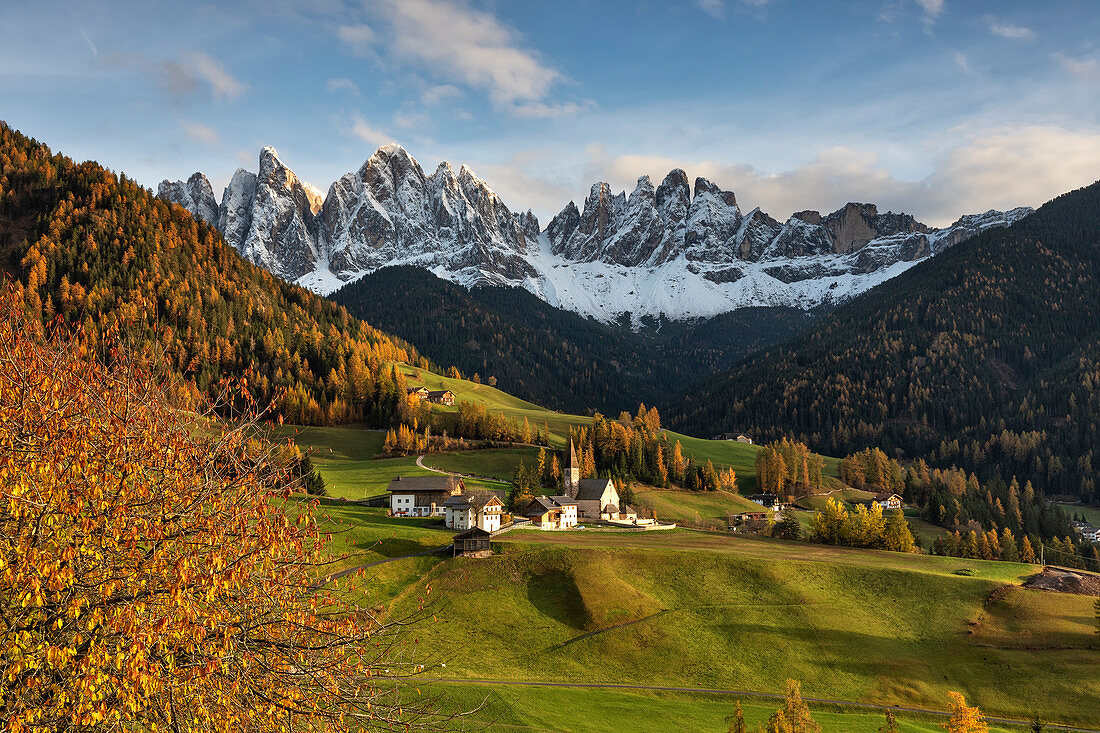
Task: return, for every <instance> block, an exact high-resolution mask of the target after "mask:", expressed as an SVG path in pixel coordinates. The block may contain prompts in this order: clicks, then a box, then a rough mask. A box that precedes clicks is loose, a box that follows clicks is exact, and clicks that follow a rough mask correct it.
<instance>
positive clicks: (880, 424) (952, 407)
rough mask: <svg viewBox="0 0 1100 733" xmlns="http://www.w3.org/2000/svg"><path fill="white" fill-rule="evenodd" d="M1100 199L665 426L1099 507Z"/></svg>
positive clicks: (684, 401)
mask: <svg viewBox="0 0 1100 733" xmlns="http://www.w3.org/2000/svg"><path fill="white" fill-rule="evenodd" d="M1098 275H1100V184H1094V185H1092V186H1089V187H1087V188H1084V189H1080V190H1077V191H1074V192H1071V193H1068V194H1065V195H1063V196H1061V197H1059V198H1057V199H1055V200H1054V201H1051V202H1050V203H1048V204H1046V205H1045V206H1043V207H1042V208H1041V209H1039V210H1038V211H1037V212H1036V213H1035V214H1033V215H1031V216H1029V217H1027V218H1026V219H1023V220H1022V221H1020V222H1018V223H1017V224H1015V225H1014V226H1012V227H1010V228H1008V229H998V230H990V231H987V232H985V233H983V234H981V235H979V236H977V237H974V238H973V239H971V240H968V241H967V242H964V243H962V244H959V245H957V246H955V247H953V248H951V249H949V250H947V251H946V252H944V253H942V254H940V255H937V256H936V257H934V258H932V259H930V260H928V261H926V262H923V263H921V264H919V265H917V266H915V267H914V268H912V269H911V270H909V271H907V272H906V273H905V274H903V275H901V276H899V277H897V278H895V279H894V280H891V281H890V282H889V284H888V285H886V286H884V287H880V288H877V289H875V290H873V291H871V292H869V293H867V294H866V295H864V296H862V297H860V298H858V299H856V300H855V301H853V302H851V303H849V304H848V305H846V306H844V307H842V308H840V309H838V310H837V311H836V312H834V313H833V314H831V315H829V316H827V317H825V318H824V319H823V320H822V321H821V322H820V323H819V324H818V325H817V326H815V327H814V328H813V329H812V330H811V331H809V332H807V333H805V334H803V335H801V336H798V337H796V338H795V339H793V340H791V341H790V342H788V343H786V344H783V345H781V346H777V347H774V348H771V349H768V350H766V351H764V352H761V353H758V354H755V355H753V356H751V357H750V358H748V359H746V360H745V361H744V362H742V363H741V364H739V365H738V366H737V367H735V368H734V369H732V370H730V371H727V372H725V373H722V374H719V375H715V376H712V377H709V378H707V379H704V380H703V381H702V382H701V383H700V384H698V385H696V386H695V387H693V388H692V389H690V390H687V391H685V392H684V393H683V394H682V395H680V396H679V397H678V398H677V399H676V400H675V401H674V402H673V404H672V405H670V406H667V407H666V408H665V409H663V410H662V412H663V413H664V414H665V416H666V421H667V422H668V423H669V424H670V425H672V426H673V427H674V428H676V429H680V430H685V431H688V432H693V433H696V434H699V435H710V434H713V433H715V432H718V431H721V430H732V429H738V430H751V431H752V433H753V435H754V436H755V437H758V438H763V439H769V438H778V437H780V436H782V435H792V436H795V437H797V438H798V439H799V440H803V441H805V442H807V443H808V444H809V445H812V446H813V447H814V448H815V450H819V451H821V452H823V453H827V454H833V455H844V454H847V453H851V452H854V451H856V450H859V449H861V448H865V447H867V446H872V445H877V446H880V447H882V448H883V449H884V450H886V451H887V452H888V453H889V454H890V455H891V456H892V457H894V458H901V459H907V458H908V459H915V458H921V457H923V458H926V459H927V460H928V461H929V462H930V464H931V465H932V466H935V467H940V468H950V467H952V466H957V467H959V468H961V469H964V470H966V471H967V472H969V473H974V474H975V475H976V476H977V478H978V480H979V481H981V482H982V483H983V484H984V483H986V482H989V481H993V480H994V479H996V478H1001V479H1002V480H1003V481H1005V482H1008V481H1010V480H1011V478H1012V477H1013V476H1015V477H1016V478H1017V481H1018V482H1019V483H1020V484H1025V483H1028V482H1030V483H1031V485H1032V486H1033V487H1034V488H1035V490H1036V491H1039V492H1043V493H1045V494H1048V495H1049V494H1070V495H1076V496H1079V497H1081V498H1084V499H1088V500H1091V501H1094V502H1095V501H1098V500H1100V495H1098V486H1097V480H1096V466H1097V461H1098V460H1100V456H1098V455H1097V454H1096V450H1097V446H1098V445H1100V288H1098V287H1097V284H1098V282H1100V278H1098Z"/></svg>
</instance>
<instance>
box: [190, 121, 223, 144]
mask: <svg viewBox="0 0 1100 733" xmlns="http://www.w3.org/2000/svg"><path fill="white" fill-rule="evenodd" d="M180 124H181V125H183V131H184V132H185V133H186V134H187V137H189V138H190V139H192V140H194V141H196V142H200V143H206V144H207V145H213V144H215V143H218V142H221V136H220V135H218V133H217V131H216V130H214V128H212V127H207V126H206V125H203V124H200V123H198V122H188V121H187V120H182V121H181V122H180Z"/></svg>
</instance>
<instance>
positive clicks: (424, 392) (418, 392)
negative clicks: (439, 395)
mask: <svg viewBox="0 0 1100 733" xmlns="http://www.w3.org/2000/svg"><path fill="white" fill-rule="evenodd" d="M406 393H407V394H410V395H415V396H416V397H417V399H419V400H421V401H424V400H426V399H428V388H427V387H409V388H408V389H407V390H406Z"/></svg>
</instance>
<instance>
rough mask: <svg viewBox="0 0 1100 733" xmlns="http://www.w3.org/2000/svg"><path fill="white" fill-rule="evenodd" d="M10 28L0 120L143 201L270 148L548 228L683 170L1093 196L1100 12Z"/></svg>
mask: <svg viewBox="0 0 1100 733" xmlns="http://www.w3.org/2000/svg"><path fill="white" fill-rule="evenodd" d="M0 31H2V32H3V37H4V38H5V43H4V44H2V45H0V119H3V120H5V121H7V122H8V123H9V124H10V125H12V126H13V127H15V128H16V129H19V130H21V131H23V132H24V133H26V134H28V135H31V136H33V137H35V138H37V139H39V140H41V141H43V142H46V143H47V144H49V145H50V146H51V147H53V148H54V149H55V150H59V151H61V152H63V153H65V154H67V155H70V156H72V157H74V158H77V159H80V160H84V159H94V160H97V161H99V162H100V163H102V164H104V165H106V166H107V167H109V168H111V169H112V170H115V171H120V172H124V173H126V174H127V175H129V176H130V177H132V178H135V179H136V180H138V181H139V182H141V183H142V184H144V185H146V186H148V187H150V188H153V189H155V188H156V186H157V184H158V183H159V182H160V181H161V180H162V179H165V178H169V179H173V180H175V179H178V178H186V177H187V176H189V175H190V174H191V173H193V172H195V171H196V170H200V171H202V172H204V173H206V174H207V176H208V177H209V178H210V180H211V182H212V184H213V185H214V189H215V193H216V195H217V196H219V197H220V195H221V191H222V188H223V187H224V186H225V184H226V183H227V182H228V180H229V178H230V177H231V175H232V173H233V171H234V170H235V169H236V168H238V167H245V168H247V169H249V170H253V171H254V170H256V168H257V158H258V153H259V150H260V148H261V147H263V146H265V145H272V146H274V147H275V148H276V149H277V150H278V151H279V154H280V158H281V159H282V160H283V162H284V163H286V164H287V165H288V166H289V167H290V168H291V169H293V170H294V171H295V172H296V173H297V174H298V175H299V176H300V177H301V178H303V179H304V180H307V181H309V182H311V183H313V184H314V185H316V186H318V187H319V188H321V189H322V190H327V188H328V186H329V184H330V183H331V182H332V181H334V180H335V179H337V178H338V177H340V176H341V175H343V174H344V173H347V172H349V171H353V170H356V169H358V168H359V166H361V165H362V163H363V161H365V160H366V159H367V158H368V157H369V156H370V154H371V153H372V152H373V151H374V150H375V149H376V148H377V147H378V146H379V145H382V144H384V143H388V142H398V143H400V144H402V145H404V146H405V147H406V148H407V149H408V150H409V152H410V153H411V154H412V155H413V156H414V157H415V158H417V160H418V161H419V162H420V163H421V165H422V166H423V167H424V168H425V170H426V171H428V172H430V171H432V170H434V169H435V167H436V165H437V164H438V163H439V162H440V161H442V160H447V161H449V162H451V163H452V164H453V165H455V167H456V168H457V166H458V164H460V163H466V164H468V165H469V166H470V167H471V168H472V169H473V170H474V171H475V172H476V173H477V174H478V175H479V176H481V178H483V179H484V180H485V181H486V182H488V184H489V185H490V186H491V187H492V188H493V189H494V190H495V191H496V192H497V193H498V194H500V195H501V197H502V198H503V199H504V201H505V203H506V204H507V205H508V206H509V207H510V208H511V209H513V210H525V209H527V208H531V209H533V210H534V212H535V213H536V214H537V215H538V217H539V220H540V222H541V224H542V225H543V226H545V225H546V224H547V223H548V222H549V219H550V218H551V217H552V216H553V215H554V214H555V213H557V212H558V211H559V210H561V208H562V207H563V206H564V205H565V204H566V203H568V202H569V201H570V200H573V201H576V202H577V204H578V205H580V204H581V203H582V202H583V200H584V198H585V196H586V195H587V193H588V190H589V187H590V186H591V184H592V183H593V182H594V181H597V180H604V181H608V182H609V183H611V185H612V186H613V188H615V190H619V189H624V188H625V189H626V190H627V191H630V190H632V189H633V188H634V186H635V183H636V179H637V178H638V177H639V176H641V175H649V176H650V177H651V178H652V179H653V181H654V183H655V184H656V183H658V182H659V181H660V180H661V179H662V178H663V177H664V176H665V174H666V173H668V171H669V170H671V169H672V168H677V167H678V168H683V169H684V170H685V171H686V172H687V174H688V176H689V177H691V178H694V177H696V176H704V177H706V178H709V179H710V180H712V181H714V182H715V183H717V184H718V185H720V186H722V187H723V188H726V189H729V190H732V191H734V192H735V193H736V194H737V199H738V203H739V204H740V205H741V208H742V209H743V210H745V211H748V210H749V209H751V208H753V207H756V206H759V207H761V208H762V209H763V210H765V211H766V212H768V213H770V214H771V215H772V216H774V217H776V218H778V219H781V220H782V219H785V218H786V217H787V216H789V215H790V214H791V213H792V212H794V211H799V210H803V209H817V210H820V211H832V210H834V209H837V208H839V207H840V206H842V205H843V204H844V203H845V202H847V201H863V202H874V203H877V204H878V206H879V209H880V211H885V210H893V211H904V212H907V213H912V214H914V215H915V216H917V218H918V219H920V220H922V221H924V222H926V223H929V224H933V225H943V224H947V223H949V222H951V221H953V220H954V219H955V218H957V217H958V216H960V215H962V214H965V213H973V212H979V211H985V210H987V209H989V208H1007V207H1012V206H1018V205H1032V206H1037V205H1040V204H1042V203H1043V202H1045V201H1046V200H1049V199H1050V198H1052V197H1053V196H1055V195H1057V194H1059V193H1062V192H1065V191H1068V190H1071V189H1073V188H1077V187H1080V186H1083V185H1086V184H1088V183H1091V182H1093V181H1094V180H1096V179H1098V178H1100V42H1098V40H1097V39H1100V6H1098V5H1097V3H1096V2H1095V0H1047V2H1043V3H1036V2H1034V0H1001V1H999V2H979V1H977V0H813V1H805V2H803V1H801V0H664V1H657V0H635V1H633V2H608V1H603V2H597V0H553V1H547V2H541V1H538V2H536V1H520V0H513V1H512V2H505V1H504V0H499V1H497V0H316V1H315V2H304V1H302V0H264V1H262V2H260V1H253V0H240V1H239V2H233V1H232V0H222V1H220V2H218V3H216V4H204V3H202V2H178V1H177V2H171V3H166V2H157V1H156V0H145V1H142V2H126V1H119V2H95V1H94V0H82V1H79V2H76V1H70V2H54V1H53V0H40V1H37V2H33V3H27V2H16V1H15V0H0Z"/></svg>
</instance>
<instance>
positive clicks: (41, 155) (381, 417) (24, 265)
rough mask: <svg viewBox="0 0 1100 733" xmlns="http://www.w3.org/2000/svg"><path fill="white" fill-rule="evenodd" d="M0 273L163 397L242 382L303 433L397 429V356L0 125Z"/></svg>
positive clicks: (217, 391)
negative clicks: (151, 362) (158, 387)
mask: <svg viewBox="0 0 1100 733" xmlns="http://www.w3.org/2000/svg"><path fill="white" fill-rule="evenodd" d="M0 266H2V268H3V269H4V270H5V271H6V272H7V273H8V274H9V275H11V276H12V278H13V279H14V291H15V296H14V298H15V302H16V303H17V304H19V305H20V306H21V307H23V308H25V309H27V311H28V312H29V313H31V314H32V315H33V316H34V317H36V318H38V319H40V320H41V321H43V322H46V321H50V320H52V319H54V318H57V317H60V318H61V319H63V320H64V321H66V322H69V323H71V324H74V325H82V326H84V332H85V333H86V334H87V335H88V338H89V340H90V342H91V344H92V346H93V348H99V346H100V343H99V338H98V336H97V334H102V333H104V332H106V331H107V330H110V329H112V328H117V329H118V330H120V331H121V332H122V333H123V334H124V335H125V336H126V338H127V339H128V342H129V344H130V348H132V349H133V350H134V351H135V352H136V353H139V354H141V355H142V356H144V357H146V358H148V359H156V360H158V362H159V364H160V368H161V369H162V370H163V371H164V374H165V376H170V377H172V378H173V385H172V388H171V389H172V392H173V393H174V398H175V399H176V400H177V401H178V402H179V404H182V405H192V406H193V405H197V404H199V403H201V401H202V400H203V399H205V398H218V397H219V395H221V393H222V391H223V388H224V387H225V380H226V378H232V379H235V380H242V381H243V384H244V389H245V390H246V391H247V392H248V393H249V394H250V395H251V397H252V398H254V399H255V400H256V401H257V402H258V403H259V404H260V405H266V404H269V403H271V402H274V405H275V407H276V409H277V411H278V413H279V414H281V415H282V416H283V417H284V418H285V419H287V420H290V421H293V422H300V423H308V424H320V423H342V422H366V423H369V424H373V425H380V426H385V425H392V424H396V423H398V422H401V421H402V419H403V415H402V411H403V410H405V409H406V405H407V404H408V401H407V400H406V399H405V394H404V386H403V380H401V379H400V378H399V376H398V375H397V374H396V373H395V371H394V370H393V368H392V364H390V362H393V361H402V362H409V363H414V364H419V365H420V366H423V367H430V366H431V365H430V363H429V362H428V361H427V360H424V359H421V358H420V357H419V356H418V354H417V352H416V351H415V350H414V349H413V348H412V347H410V346H408V345H407V344H405V343H403V342H401V341H399V340H397V339H394V338H392V337H390V336H387V335H386V334H384V333H382V332H380V331H378V330H375V329H374V328H372V327H370V326H368V325H367V324H366V323H364V322H362V321H360V320H359V319H357V318H355V317H353V316H351V315H350V314H348V312H347V311H345V310H344V309H343V308H340V307H339V306H337V305H334V304H333V303H331V302H330V301H327V300H325V299H324V298H321V297H319V296H316V295H314V294H312V293H310V292H308V291H306V290H304V289H302V288H299V287H297V286H293V285H289V284H287V283H285V282H283V281H282V280H280V279H278V278H276V277H274V276H273V275H271V274H270V273H268V272H266V271H265V270H263V269H262V268H259V267H257V266H255V265H252V264H251V263H249V262H247V261H245V260H244V259H242V258H241V257H240V256H239V255H238V254H237V252H236V251H235V250H234V249H233V248H232V247H230V246H228V245H227V244H225V242H224V241H223V240H222V237H221V235H220V234H219V233H218V232H217V230H216V229H214V228H213V227H210V226H208V225H207V224H205V223H203V222H200V221H196V220H195V219H194V218H193V217H192V216H191V214H189V213H188V212H187V211H186V210H184V209H182V208H180V207H179V206H174V205H169V204H167V203H165V202H164V201H161V200H160V199H158V198H156V197H154V196H153V195H152V193H151V192H149V191H148V190H146V189H144V188H142V187H141V186H139V185H138V184H137V183H135V182H134V181H132V180H129V179H127V178H126V177H125V176H120V175H116V174H114V173H112V172H111V171H108V170H106V169H104V168H103V167H101V166H99V165H98V164H96V163H92V162H87V163H80V164H78V163H75V162H73V161H72V160H70V159H69V158H67V157H65V156H63V155H60V154H54V153H52V152H51V151H50V149H49V148H48V147H46V146H45V145H43V144H41V143H38V142H37V141H35V140H33V139H31V138H28V137H26V136H24V135H22V134H20V133H18V132H16V131H14V130H12V129H10V128H9V127H8V126H7V125H4V124H3V123H0Z"/></svg>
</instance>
